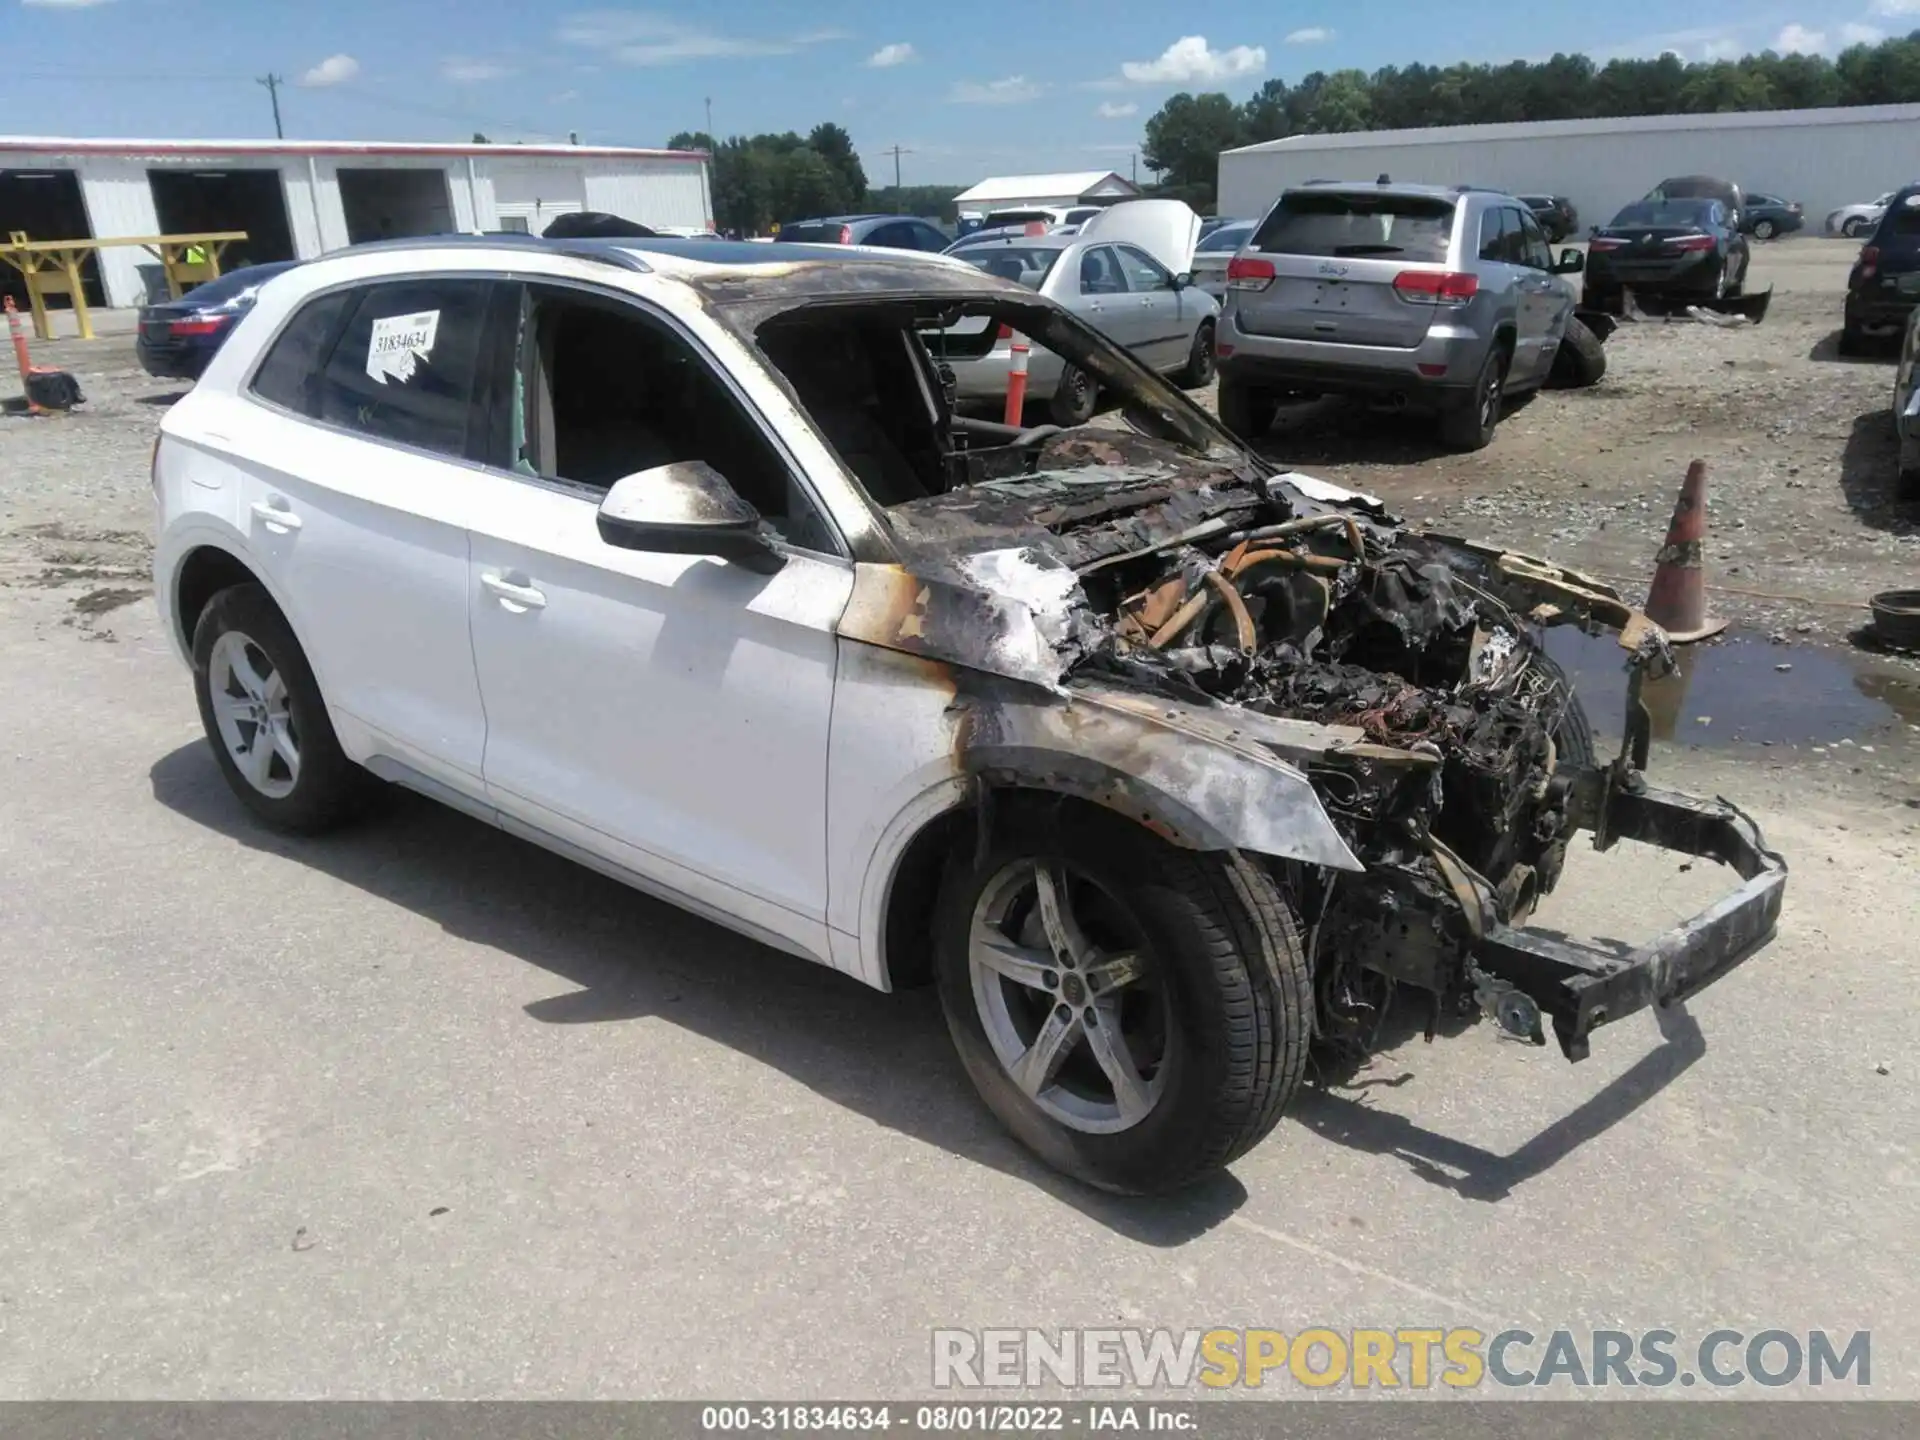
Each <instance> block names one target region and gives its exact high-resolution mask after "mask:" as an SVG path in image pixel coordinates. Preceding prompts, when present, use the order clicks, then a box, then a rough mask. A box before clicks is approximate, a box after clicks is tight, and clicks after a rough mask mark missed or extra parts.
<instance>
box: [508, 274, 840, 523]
mask: <svg viewBox="0 0 1920 1440" xmlns="http://www.w3.org/2000/svg"><path fill="white" fill-rule="evenodd" d="M520 336H521V344H520V367H519V380H518V384H517V385H516V386H515V390H516V392H517V394H518V396H519V400H518V403H517V405H516V407H515V410H516V414H515V416H514V426H513V437H512V448H513V463H514V468H515V469H516V470H518V471H520V472H521V473H522V474H533V475H538V476H540V477H542V478H543V479H547V480H557V481H563V482H566V483H567V484H568V485H570V486H572V487H576V488H579V489H582V490H585V491H589V492H592V493H594V494H598V493H602V492H604V491H606V490H607V489H609V488H610V487H611V486H612V485H613V482H614V481H616V480H619V479H621V478H623V477H625V476H628V475H632V474H636V473H637V472H639V471H642V470H651V469H655V468H657V467H659V466H662V465H670V464H673V463H675V462H678V461H688V460H700V461H704V462H706V463H707V464H708V465H711V466H712V467H713V468H714V469H715V470H717V471H718V472H719V473H720V474H721V475H723V476H725V477H726V480H727V483H728V484H730V485H731V486H732V487H733V488H734V490H735V491H736V492H738V493H739V495H740V496H741V498H742V499H744V500H746V501H747V502H748V503H749V504H750V505H752V506H753V507H754V508H755V509H756V510H758V511H759V512H760V514H761V517H762V518H763V519H765V520H766V521H767V522H768V524H770V525H771V526H772V527H773V528H774V529H775V530H777V531H779V532H780V533H781V534H782V535H784V536H785V537H786V538H787V539H788V540H790V541H791V542H792V543H794V544H796V545H799V546H802V547H803V548H806V549H810V550H819V551H825V552H837V551H838V549H839V545H838V542H837V541H835V540H834V539H833V532H832V531H831V529H830V528H829V527H828V526H827V525H826V523H825V522H824V520H823V519H822V517H821V516H820V514H819V512H818V510H817V509H816V508H815V507H814V505H813V502H812V500H811V498H810V497H809V496H807V494H806V493H805V492H804V491H803V490H802V489H801V487H800V486H799V484H798V482H797V481H796V479H795V478H794V475H793V471H792V469H791V467H790V466H789V465H788V463H787V461H786V458H785V457H784V456H783V455H782V454H781V453H780V451H779V450H778V449H777V448H776V447H775V445H774V444H773V442H772V441H771V440H770V439H769V438H768V436H767V434H766V432H765V431H764V430H763V429H762V428H761V427H760V425H759V424H758V423H757V421H756V420H755V419H754V417H753V416H752V415H750V414H749V413H748V411H747V410H746V409H745V407H744V406H743V405H742V403H741V402H740V400H739V399H738V398H736V397H735V395H734V393H733V391H732V389H731V387H729V386H728V385H727V383H726V382H725V381H724V380H723V379H722V378H721V377H720V375H719V373H718V372H717V371H716V370H715V368H714V365H713V362H712V361H711V360H710V359H708V357H707V356H706V355H705V354H704V353H703V352H702V351H700V350H699V349H697V348H696V347H695V346H694V345H693V344H692V343H691V342H690V341H688V340H687V339H686V338H685V337H684V336H683V335H681V334H680V332H679V331H677V330H675V329H674V328H673V327H672V326H670V325H668V324H667V323H666V322H664V321H662V320H659V319H657V318H655V317H654V316H653V315H651V314H649V313H647V312H646V311H643V310H640V309H639V308H637V307H635V306H632V305H629V304H626V303H624V302H622V301H618V300H615V299H612V298H610V297H602V296H597V295H591V294H587V293H585V292H582V291H577V290H569V289H566V288H563V287H558V286H540V285H536V286H531V287H529V288H528V290H527V292H526V300H525V303H524V305H523V307H522V310H521V317H520Z"/></svg>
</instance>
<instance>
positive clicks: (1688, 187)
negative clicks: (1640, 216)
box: [1642, 175, 1747, 230]
mask: <svg viewBox="0 0 1920 1440" xmlns="http://www.w3.org/2000/svg"><path fill="white" fill-rule="evenodd" d="M1642 198H1643V199H1647V200H1718V201H1719V202H1720V203H1721V204H1722V205H1724V206H1726V207H1727V215H1728V217H1729V218H1730V219H1731V220H1732V221H1733V225H1734V228H1735V229H1736V230H1744V229H1745V228H1746V225H1747V196H1746V192H1745V191H1743V190H1742V189H1741V188H1740V187H1739V186H1738V185H1736V184H1734V183H1733V181H1731V180H1722V179H1721V178H1720V177H1719V176H1718V175H1675V176H1672V177H1670V178H1669V179H1666V180H1662V181H1661V182H1660V183H1659V184H1658V185H1656V186H1654V187H1653V189H1651V190H1649V191H1648V192H1647V193H1646V195H1645V196H1643V197H1642Z"/></svg>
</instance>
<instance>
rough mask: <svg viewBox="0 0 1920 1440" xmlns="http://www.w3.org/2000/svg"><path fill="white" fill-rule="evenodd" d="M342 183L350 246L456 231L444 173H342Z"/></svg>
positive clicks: (344, 171)
mask: <svg viewBox="0 0 1920 1440" xmlns="http://www.w3.org/2000/svg"><path fill="white" fill-rule="evenodd" d="M339 180H340V208H341V209H342V210H344V211H346V214H347V240H348V242H349V243H350V244H354V245H362V244H365V243H366V242H367V241H369V240H392V239H396V238H398V237H399V236H402V235H445V234H448V233H450V232H451V231H452V230H453V202H452V200H451V198H450V197H449V196H448V194H447V175H446V172H445V171H444V170H342V171H340V172H339Z"/></svg>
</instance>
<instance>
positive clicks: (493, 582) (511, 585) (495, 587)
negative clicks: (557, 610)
mask: <svg viewBox="0 0 1920 1440" xmlns="http://www.w3.org/2000/svg"><path fill="white" fill-rule="evenodd" d="M480 583H481V584H482V585H484V586H485V587H486V588H487V590H488V591H489V592H490V593H491V594H492V595H493V597H494V598H495V599H496V600H498V601H499V602H500V604H501V605H502V606H503V607H504V608H506V609H508V610H512V611H514V612H515V613H516V614H517V613H519V612H520V611H522V610H544V609H546V608H547V596H546V592H545V591H542V590H537V589H535V588H534V587H533V586H532V585H528V584H525V583H520V582H515V581H512V580H509V579H507V577H506V576H504V575H493V574H486V573H482V575H481V576H480Z"/></svg>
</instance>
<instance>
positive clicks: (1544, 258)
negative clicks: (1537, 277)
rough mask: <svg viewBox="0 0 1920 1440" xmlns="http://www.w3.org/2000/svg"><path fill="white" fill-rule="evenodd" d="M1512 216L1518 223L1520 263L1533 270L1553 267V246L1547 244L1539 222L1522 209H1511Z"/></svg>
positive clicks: (1545, 233)
mask: <svg viewBox="0 0 1920 1440" xmlns="http://www.w3.org/2000/svg"><path fill="white" fill-rule="evenodd" d="M1512 216H1513V218H1514V219H1515V220H1517V221H1518V222H1519V224H1520V263H1521V264H1522V265H1527V266H1531V267H1532V268H1533V269H1535V270H1551V269H1553V247H1552V246H1550V245H1548V244H1547V232H1546V231H1544V230H1542V229H1541V228H1540V222H1539V221H1538V220H1536V219H1534V218H1533V216H1531V215H1529V214H1527V213H1526V212H1525V211H1523V210H1515V211H1513V212H1512Z"/></svg>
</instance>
